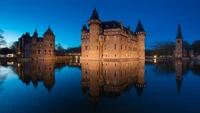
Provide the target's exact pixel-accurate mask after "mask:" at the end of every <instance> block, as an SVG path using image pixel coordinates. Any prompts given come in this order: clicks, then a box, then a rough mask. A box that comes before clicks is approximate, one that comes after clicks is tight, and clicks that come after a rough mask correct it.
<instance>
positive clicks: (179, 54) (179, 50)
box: [175, 24, 183, 58]
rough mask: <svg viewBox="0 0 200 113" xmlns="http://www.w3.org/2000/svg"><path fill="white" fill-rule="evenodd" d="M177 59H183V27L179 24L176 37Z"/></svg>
mask: <svg viewBox="0 0 200 113" xmlns="http://www.w3.org/2000/svg"><path fill="white" fill-rule="evenodd" d="M175 57H176V58H182V57H183V37H182V32H181V25H180V24H178V30H177V35H176V50H175Z"/></svg>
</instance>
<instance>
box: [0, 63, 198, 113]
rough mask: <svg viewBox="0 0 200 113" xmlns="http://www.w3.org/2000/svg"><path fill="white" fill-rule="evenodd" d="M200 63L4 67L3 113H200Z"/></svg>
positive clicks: (0, 81)
mask: <svg viewBox="0 0 200 113" xmlns="http://www.w3.org/2000/svg"><path fill="white" fill-rule="evenodd" d="M199 86H200V62H197V61H193V62H186V61H184V62H182V61H176V62H173V61H157V62H156V61H154V62H144V61H129V62H82V63H81V65H80V63H66V62H53V61H40V62H23V63H22V62H21V63H20V62H18V63H17V62H1V65H0V112H1V113H80V112H83V113H93V112H95V113H112V112H113V113H114V112H115V113H133V112H134V113H178V112H182V113H189V112H190V113H199V112H200V109H199V102H200V96H199V95H200V88H199Z"/></svg>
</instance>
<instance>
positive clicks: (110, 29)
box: [80, 9, 146, 60]
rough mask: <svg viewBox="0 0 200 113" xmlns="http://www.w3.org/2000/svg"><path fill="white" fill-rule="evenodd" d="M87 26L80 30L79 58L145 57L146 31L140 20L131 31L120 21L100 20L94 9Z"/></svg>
mask: <svg viewBox="0 0 200 113" xmlns="http://www.w3.org/2000/svg"><path fill="white" fill-rule="evenodd" d="M88 26H89V29H88V28H87V26H86V25H83V26H82V30H81V32H82V34H81V39H82V46H81V58H80V59H81V60H102V59H121V58H140V59H144V58H145V36H146V32H145V30H144V28H143V26H142V24H141V22H140V21H139V22H138V25H137V27H136V30H135V32H133V31H132V30H131V29H130V27H129V26H128V27H124V25H123V23H122V22H117V21H106V22H102V21H101V20H100V18H99V16H98V12H97V11H96V9H94V10H93V14H92V16H91V18H90V19H89V21H88Z"/></svg>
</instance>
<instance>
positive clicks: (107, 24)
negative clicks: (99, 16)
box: [102, 20, 134, 35]
mask: <svg viewBox="0 0 200 113" xmlns="http://www.w3.org/2000/svg"><path fill="white" fill-rule="evenodd" d="M122 27H123V30H124V31H125V32H126V33H128V32H129V30H130V33H131V34H132V35H134V32H133V31H132V30H131V29H130V28H129V29H128V28H126V27H125V26H122ZM116 28H119V29H122V28H121V25H120V23H119V22H117V21H115V20H113V21H105V22H102V29H103V30H104V29H116Z"/></svg>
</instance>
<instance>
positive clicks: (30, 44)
mask: <svg viewBox="0 0 200 113" xmlns="http://www.w3.org/2000/svg"><path fill="white" fill-rule="evenodd" d="M17 48H18V49H17V51H18V52H17V54H18V56H21V57H26V58H32V59H34V60H38V59H54V57H55V53H54V50H55V35H54V34H53V31H52V30H51V28H50V27H49V28H48V29H47V31H46V32H45V33H44V34H43V37H38V33H37V30H35V32H34V33H33V36H32V37H31V36H30V34H29V33H26V34H23V35H22V36H21V37H20V38H19V41H18V47H17Z"/></svg>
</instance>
